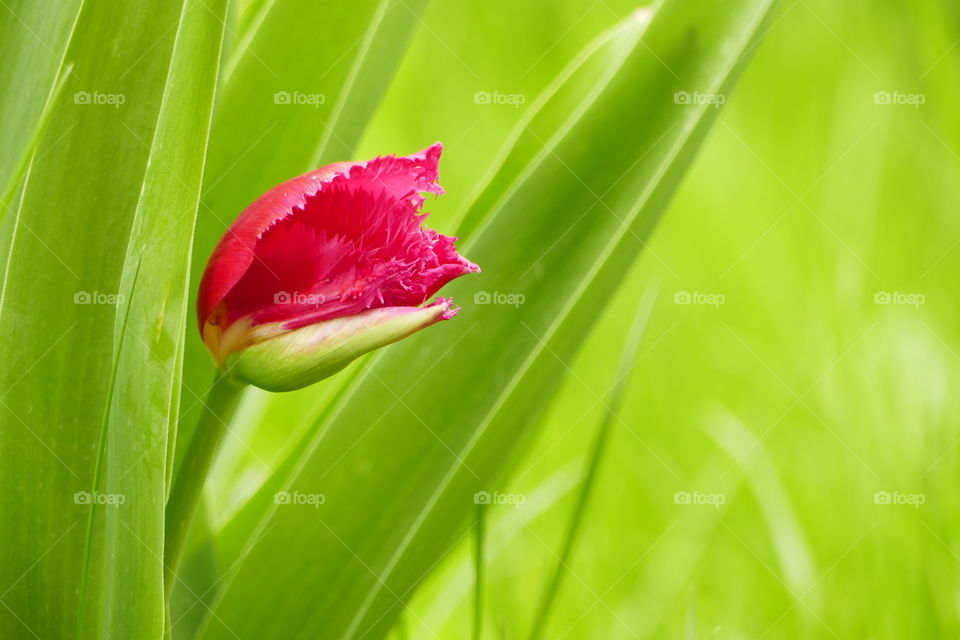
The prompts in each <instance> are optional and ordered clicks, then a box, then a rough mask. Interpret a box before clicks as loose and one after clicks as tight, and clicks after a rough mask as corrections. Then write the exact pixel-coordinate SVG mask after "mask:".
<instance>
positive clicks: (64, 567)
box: [0, 0, 225, 638]
mask: <svg viewBox="0 0 960 640" xmlns="http://www.w3.org/2000/svg"><path fill="white" fill-rule="evenodd" d="M224 9H225V1H219V2H212V1H209V0H208V1H206V2H205V1H204V0H186V1H185V2H182V3H153V4H145V3H134V4H129V3H122V4H114V3H87V4H85V5H84V7H83V10H82V11H81V13H80V16H79V20H78V23H77V31H78V33H83V34H84V37H83V38H80V39H75V40H74V41H73V42H72V43H71V45H70V48H69V50H68V51H67V54H66V58H65V60H66V64H69V65H72V66H73V70H74V72H73V74H72V75H71V76H70V77H69V79H68V81H67V84H66V87H65V90H64V92H63V95H62V96H61V97H60V99H59V100H57V102H56V104H55V106H54V107H53V109H52V111H51V115H50V122H49V125H48V127H47V129H46V131H45V133H44V136H43V141H42V143H43V144H42V145H41V146H42V147H43V148H44V151H43V154H42V155H40V156H38V157H37V158H36V160H35V161H34V163H33V165H32V166H31V167H30V170H29V174H28V177H27V180H26V184H25V187H24V193H23V197H22V200H21V202H20V204H19V208H18V210H17V211H16V218H15V220H14V222H13V236H12V243H11V245H10V250H9V253H8V255H7V256H6V260H5V264H6V271H5V276H4V289H3V297H2V299H0V341H3V343H4V344H5V345H8V346H9V347H8V349H7V350H6V351H5V354H6V355H7V362H6V365H5V367H4V369H3V371H2V373H0V394H2V395H0V412H2V416H3V418H2V420H3V429H2V430H0V443H2V444H0V450H2V451H3V455H4V457H5V458H7V459H8V462H6V463H4V464H3V465H0V466H2V471H0V483H2V484H0V486H3V487H4V488H5V491H3V492H2V497H0V501H2V508H3V512H4V513H5V514H7V515H8V518H7V519H6V520H5V523H6V524H5V525H4V526H3V527H2V529H0V539H2V544H3V546H4V548H8V549H17V553H16V554H11V556H10V557H9V558H8V560H7V561H5V562H4V563H2V568H0V584H3V585H5V586H4V588H5V589H6V593H5V594H4V596H3V604H4V605H5V607H4V608H2V609H0V636H2V637H5V638H6V637H10V638H16V637H56V638H66V637H123V638H157V637H160V635H161V633H162V631H163V624H164V601H163V589H162V580H163V574H162V566H163V565H162V535H163V508H164V503H165V496H166V483H167V464H166V458H167V437H168V433H167V432H168V428H169V426H170V423H171V418H172V417H173V416H175V415H176V413H177V402H178V396H177V393H178V391H179V384H178V383H177V378H178V370H179V367H180V364H181V362H182V353H183V337H184V334H183V330H184V313H185V306H186V286H187V279H186V276H187V267H186V259H187V252H188V247H189V244H190V237H191V233H192V229H193V223H194V216H195V213H196V206H197V201H198V197H199V186H200V177H201V175H202V168H203V158H204V150H205V146H206V137H207V129H208V124H209V121H210V112H211V109H212V104H213V91H214V87H215V80H216V70H217V62H218V57H219V48H220V45H221V42H222V31H223V12H224ZM48 10H49V9H48ZM105 42H109V43H110V46H109V47H107V46H104V43H105ZM11 460H16V464H13V463H12V462H10V461H11Z"/></svg>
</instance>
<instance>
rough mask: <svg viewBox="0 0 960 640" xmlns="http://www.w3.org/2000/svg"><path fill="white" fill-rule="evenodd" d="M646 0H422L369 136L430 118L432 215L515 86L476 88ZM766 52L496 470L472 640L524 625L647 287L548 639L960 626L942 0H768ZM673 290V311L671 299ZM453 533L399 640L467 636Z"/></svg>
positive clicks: (529, 94) (372, 150)
mask: <svg viewBox="0 0 960 640" xmlns="http://www.w3.org/2000/svg"><path fill="white" fill-rule="evenodd" d="M634 8H635V5H634V4H632V3H629V2H621V1H615V0H598V1H597V2H590V1H589V0H581V1H577V2H551V3H546V2H536V3H523V2H521V3H516V2H512V1H509V0H492V1H489V2H483V3H470V4H468V5H467V4H461V3H442V2H435V3H432V4H431V5H430V7H429V8H428V10H427V11H426V12H425V14H424V15H423V22H422V24H421V25H420V26H419V28H418V29H417V31H416V35H415V37H414V40H413V42H412V45H411V48H410V51H409V53H408V55H407V57H406V59H405V60H404V61H403V63H402V65H401V67H400V70H399V72H398V74H397V76H396V78H395V80H394V82H393V84H392V86H391V89H390V91H389V92H388V94H387V97H386V98H385V100H384V104H383V105H382V107H383V108H381V109H380V110H379V111H378V115H377V117H376V119H375V120H374V122H373V124H372V126H371V127H370V129H369V130H368V132H367V133H366V135H365V137H364V139H363V140H364V142H363V144H362V149H361V153H360V154H359V155H360V157H366V156H368V155H373V154H376V153H378V152H379V151H380V150H382V149H384V148H388V149H397V150H398V151H401V150H402V151H409V150H413V149H417V148H420V147H422V146H424V145H426V144H428V143H430V142H432V141H433V140H434V139H440V140H443V141H444V143H445V144H446V152H445V157H444V165H443V171H442V175H441V179H442V183H443V184H444V186H445V187H446V188H447V192H448V195H447V196H445V197H444V198H441V199H439V200H438V201H436V202H435V203H429V207H428V208H429V209H430V210H432V211H433V217H432V218H431V223H432V224H433V225H434V226H436V227H437V228H440V229H445V228H449V227H448V225H450V224H453V221H454V220H455V218H456V216H457V208H458V202H460V201H461V200H462V199H463V198H464V197H465V195H467V194H468V193H469V192H470V191H471V188H472V187H473V186H474V185H475V184H476V182H477V181H478V179H479V177H480V176H481V175H483V173H484V172H485V170H486V164H487V162H488V159H489V158H490V157H491V156H493V155H495V154H496V152H497V151H498V150H499V147H500V145H501V144H502V142H503V138H504V136H505V135H506V134H507V132H508V131H509V129H510V127H511V125H513V124H514V123H515V122H516V121H517V119H518V118H519V117H520V115H521V114H522V113H523V110H524V109H525V108H526V107H525V106H524V105H521V106H519V107H518V108H515V107H513V106H511V105H507V104H504V105H482V104H480V105H478V104H475V103H474V100H473V96H474V94H475V93H476V92H478V91H487V92H491V93H492V92H494V91H498V92H501V93H503V94H522V95H524V96H526V98H527V99H526V106H528V105H529V103H530V101H531V100H532V99H533V98H534V97H535V96H536V95H537V94H538V92H539V91H540V90H541V89H542V88H543V87H544V86H545V85H546V84H547V83H548V82H549V81H550V79H551V78H552V77H553V75H554V74H555V73H556V72H557V71H558V70H559V69H560V68H561V67H562V66H563V65H564V64H565V63H566V61H568V60H569V59H570V58H571V57H572V56H573V55H574V54H575V53H576V52H577V51H578V50H579V49H580V48H581V47H582V46H584V44H585V43H586V42H587V41H589V39H590V38H592V37H594V36H595V35H596V34H597V33H599V32H600V31H601V30H603V29H604V28H606V27H607V26H609V25H610V24H612V23H614V22H615V21H617V20H618V19H620V18H623V17H625V16H627V15H628V14H629V13H630V12H631V11H632V10H633V9H634ZM754 55H755V57H754V59H753V61H752V62H751V64H750V65H749V66H748V67H747V70H746V72H745V73H744V76H743V77H742V78H741V80H740V82H739V84H738V85H737V87H736V89H735V91H734V92H733V94H732V95H730V96H728V100H727V104H726V105H724V107H723V110H722V112H721V114H720V117H719V119H718V121H717V123H716V124H715V125H714V127H713V129H712V130H711V132H710V133H709V136H708V139H707V141H706V143H705V145H704V147H703V149H702V150H701V152H700V154H699V155H698V157H697V159H696V160H695V162H694V165H693V167H692V169H691V171H690V172H689V173H688V175H687V177H686V178H685V179H684V182H683V184H682V186H681V189H680V191H679V193H678V194H677V196H676V197H675V199H674V201H673V202H672V204H671V205H670V207H669V209H668V211H667V213H666V215H665V216H664V218H663V220H662V221H661V223H660V225H659V228H658V229H657V231H656V232H655V234H654V237H653V240H652V242H651V243H650V244H649V247H648V250H647V252H646V253H645V254H644V256H643V257H642V259H641V260H640V261H639V263H638V265H637V267H636V269H635V270H634V271H633V272H632V273H625V274H623V279H624V282H623V287H622V289H621V292H620V294H619V295H618V297H617V299H616V300H615V301H613V303H612V304H611V306H610V307H609V309H608V310H607V311H606V312H605V314H604V316H603V318H602V321H601V322H600V324H599V325H598V326H597V328H596V330H595V331H594V332H593V334H592V336H591V337H590V339H589V342H588V344H587V345H586V347H585V348H584V349H583V351H582V352H581V354H580V356H579V357H578V359H577V360H576V361H574V362H571V363H568V364H569V367H570V369H569V371H566V370H565V369H564V367H563V366H561V365H560V364H559V363H558V374H563V373H566V374H567V377H566V382H565V387H564V389H563V391H562V393H561V394H560V395H559V398H558V399H557V401H556V402H555V403H554V406H553V407H552V410H551V412H550V414H549V416H548V419H547V420H546V423H545V424H544V426H543V429H542V432H541V434H540V436H539V439H538V441H537V442H536V444H534V446H532V447H531V448H530V452H529V454H528V455H527V456H526V458H525V459H524V460H523V461H522V462H521V463H520V466H519V469H518V471H517V472H516V473H515V474H514V476H513V477H512V479H511V480H510V481H509V483H508V484H507V485H506V486H503V487H499V489H500V491H501V492H503V493H512V494H522V495H524V496H525V497H526V502H525V503H524V504H523V505H522V506H521V507H519V508H514V507H512V506H510V505H502V506H494V507H492V508H491V511H490V522H489V523H488V527H489V531H488V540H487V548H486V555H487V558H488V562H489V576H488V580H489V584H488V588H487V603H486V607H485V609H486V614H485V615H486V623H485V629H486V631H485V637H489V638H514V637H523V636H524V635H525V634H526V632H527V629H528V627H529V625H530V623H531V621H532V617H533V614H534V611H535V606H536V603H537V597H538V595H539V592H540V590H541V589H542V588H543V583H544V580H545V576H546V574H547V573H548V572H549V570H550V569H551V568H552V566H553V564H554V563H555V562H556V554H557V553H559V546H560V542H561V536H562V534H563V531H564V529H565V527H566V522H567V521H568V519H569V517H570V511H571V508H572V506H573V502H574V496H575V493H576V492H575V489H576V487H577V485H578V483H579V481H580V479H581V477H582V474H583V468H584V464H585V456H586V452H587V450H588V449H589V446H590V442H591V439H592V437H593V434H594V432H595V429H596V425H597V424H598V422H599V420H600V418H601V416H602V412H603V403H602V402H601V401H600V400H599V398H603V397H604V396H605V394H606V393H607V392H608V390H609V387H610V385H611V384H612V381H613V379H614V377H615V375H616V365H615V363H616V361H617V359H618V357H619V354H620V352H621V350H622V342H623V335H624V334H625V333H626V331H627V330H628V325H629V322H630V318H631V316H632V314H633V310H634V308H635V307H636V304H637V300H638V299H639V298H640V297H641V295H642V294H643V292H644V291H645V290H647V289H648V288H650V287H651V286H656V283H659V289H658V293H657V299H656V303H655V306H654V308H653V311H652V316H651V320H650V323H649V326H648V328H647V330H646V333H645V337H644V343H643V345H642V347H641V353H642V356H641V359H640V360H639V363H638V365H637V367H636V369H635V370H634V372H633V376H632V381H631V384H630V387H629V392H628V395H627V398H626V401H625V403H624V406H623V407H622V409H621V410H620V411H619V412H618V420H617V421H616V422H615V424H614V427H613V429H614V433H613V436H612V437H613V440H612V442H611V446H610V450H609V455H608V457H607V458H606V459H605V462H604V464H603V465H602V467H601V469H600V472H599V477H598V484H597V486H596V487H595V492H594V496H593V502H592V503H591V505H590V508H589V511H588V514H587V517H586V520H585V523H584V525H583V531H582V538H581V540H580V544H579V546H578V547H577V549H576V551H575V552H574V556H573V558H572V561H571V562H570V564H569V574H568V577H567V579H566V581H565V583H564V588H563V590H562V592H561V594H560V596H559V600H558V602H557V606H556V607H555V609H554V611H553V614H552V619H551V623H550V626H549V628H548V630H547V633H546V637H550V638H601V637H602V638H650V637H664V638H666V637H669V638H754V639H756V638H797V637H807V638H831V637H838V638H906V637H910V638H946V637H956V636H957V635H958V633H960V624H958V606H960V588H958V571H957V568H958V567H957V565H958V559H960V556H958V551H960V548H958V543H957V533H958V513H957V507H958V499H957V497H956V495H957V493H956V486H957V480H958V473H957V470H958V462H960V461H958V455H960V451H958V449H957V446H956V445H957V444H958V439H960V426H958V415H960V407H958V405H957V400H956V396H955V394H954V393H953V392H952V391H951V389H952V388H954V386H955V384H956V374H957V369H958V365H960V362H958V359H960V355H958V353H960V341H958V331H957V323H956V317H957V315H956V312H957V308H956V292H957V273H958V267H960V250H958V249H957V244H958V241H960V219H958V216H957V202H958V197H957V196H958V190H960V155H958V153H960V121H958V119H957V113H958V108H960V96H958V83H957V79H958V78H960V7H958V5H957V4H956V3H954V2H950V1H947V0H943V1H934V0H919V1H917V2H910V3H905V2H897V1H881V0H849V1H846V2H833V1H832V0H799V1H795V2H793V1H790V0H786V1H785V2H783V3H781V5H780V7H779V11H778V12H777V14H776V16H775V19H774V21H773V22H772V23H771V24H770V27H769V31H768V32H767V34H766V36H765V40H764V42H763V43H762V44H761V45H760V46H759V47H758V49H757V51H755V52H754ZM879 92H886V94H887V95H889V96H891V99H890V101H889V102H890V103H888V104H887V103H884V102H885V100H884V98H883V97H882V96H879V97H878V96H876V94H878V93H879ZM917 96H919V98H918V97H917ZM918 102H922V104H916V103H918ZM611 126H614V124H613V123H611ZM627 126H631V127H642V126H644V123H643V122H632V123H629V124H628V125H627ZM598 215H602V213H601V212H598ZM518 275H519V274H518ZM683 292H686V293H689V294H691V296H690V297H691V301H692V303H691V304H677V303H675V296H676V295H677V294H678V293H679V294H681V295H680V298H678V299H680V300H682V294H683ZM696 293H699V294H704V295H700V296H696V295H694V294H696ZM885 293H886V294H889V295H888V296H887V297H886V298H885V297H884V294H885ZM710 294H716V296H719V297H716V296H715V297H713V298H708V297H706V296H707V295H710ZM697 301H700V302H708V301H719V302H721V303H720V304H717V305H711V304H697ZM885 301H889V304H883V302H885ZM469 309H470V305H469V303H467V304H465V311H464V313H465V314H469ZM678 492H688V493H689V494H690V495H691V496H696V495H698V494H699V495H720V496H722V498H721V499H720V500H714V502H718V501H721V500H722V502H723V504H721V505H719V506H714V505H711V504H677V501H679V502H683V498H682V497H680V498H678V499H677V500H676V501H675V494H677V493H678ZM694 492H698V494H695V493H694ZM883 492H885V493H883ZM917 496H919V497H917ZM887 500H889V503H886V501H887ZM696 501H697V498H696V497H694V498H693V499H691V502H696ZM918 502H922V504H916V503H918ZM898 503H899V504H898ZM471 549H472V546H471V542H470V540H468V539H467V538H465V539H464V540H463V541H462V542H461V544H460V546H459V548H458V550H457V551H456V552H454V553H452V554H450V555H449V556H448V557H447V558H446V559H445V560H444V561H443V563H442V565H441V566H440V567H439V568H438V570H437V572H436V573H435V575H434V576H433V577H432V578H430V580H429V581H428V583H427V584H426V585H425V586H424V587H423V588H422V589H421V590H420V591H419V592H418V594H417V595H416V597H415V598H414V600H413V602H412V603H411V604H410V606H409V608H408V609H409V610H408V611H407V612H406V614H405V615H404V625H405V627H406V631H405V633H408V634H409V637H413V638H433V637H443V638H460V637H466V635H467V634H468V633H469V629H470V620H471V617H472V614H471V610H472V606H473V604H472V602H473V601H472V598H473V595H472V592H471V589H472V560H471V557H470V556H471ZM397 637H401V635H399V631H398V636H397Z"/></svg>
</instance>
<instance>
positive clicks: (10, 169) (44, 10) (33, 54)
mask: <svg viewBox="0 0 960 640" xmlns="http://www.w3.org/2000/svg"><path fill="white" fill-rule="evenodd" d="M81 4H82V2H81V0H61V1H59V2H56V3H39V2H31V1H30V0H7V1H5V2H4V3H3V5H2V6H0V60H3V61H4V63H3V65H0V87H3V92H2V93H0V122H3V123H4V126H3V127H0V192H2V193H4V195H5V196H6V194H8V193H9V192H10V190H11V185H13V184H16V183H17V182H19V179H20V178H21V177H22V175H21V174H22V168H23V166H24V161H25V159H26V158H27V157H29V155H30V154H31V153H32V147H33V146H34V145H35V140H36V134H37V131H38V129H40V128H41V124H42V120H43V117H42V116H43V113H44V111H48V110H49V109H48V107H49V105H51V104H52V102H53V98H55V94H56V91H55V89H56V87H57V77H58V76H60V75H62V73H63V71H64V55H65V54H66V50H67V45H68V43H69V42H70V39H71V37H72V35H73V31H74V27H75V26H76V22H77V17H78V15H79V11H80V5H81ZM53 5H56V6H53ZM2 202H3V205H4V210H6V207H7V205H9V202H8V198H7V197H4V198H3V200H2ZM4 213H5V211H3V212H0V219H2V218H3V215H4Z"/></svg>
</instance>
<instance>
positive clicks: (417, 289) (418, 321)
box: [197, 143, 479, 391]
mask: <svg viewBox="0 0 960 640" xmlns="http://www.w3.org/2000/svg"><path fill="white" fill-rule="evenodd" d="M441 149H442V147H441V145H440V144H439V143H437V144H435V145H433V146H432V147H429V148H427V149H424V150H423V151H421V152H420V153H417V154H414V155H412V156H407V157H403V158H397V157H394V156H386V157H378V158H374V159H373V160H370V161H368V162H359V163H344V162H341V163H336V164H332V165H328V166H326V167H322V168H320V169H317V170H316V171H312V172H310V173H307V174H305V175H302V176H299V177H297V178H293V179H292V180H288V181H287V182H284V183H282V184H280V185H278V186H276V187H274V188H273V189H271V190H270V191H268V192H267V193H265V194H264V195H263V196H261V197H260V198H259V199H257V200H256V201H255V202H254V203H253V204H251V205H250V206H249V207H247V209H246V210H245V211H244V212H243V213H242V214H241V215H240V217H239V218H237V220H236V221H235V222H234V223H233V225H232V226H231V227H230V229H228V230H227V232H226V234H225V235H224V236H223V238H222V239H221V240H220V243H219V244H218V245H217V248H216V249H215V250H214V252H213V255H212V256H211V258H210V261H209V262H208V264H207V268H206V271H205V272H204V274H203V279H202V280H201V283H200V294H199V297H198V301H197V314H198V321H199V325H200V333H201V335H202V337H203V340H204V343H205V344H206V345H207V348H208V349H209V350H210V352H211V353H212V354H213V357H214V359H215V360H216V361H217V363H218V365H220V366H221V367H222V368H224V369H226V370H227V371H229V372H230V374H231V375H232V376H233V377H235V378H237V379H239V380H241V381H244V382H248V383H250V384H253V385H255V386H258V387H261V388H263V389H267V390H271V391H290V390H293V389H299V388H302V387H305V386H307V385H310V384H313V383H314V382H317V381H319V380H322V379H323V378H326V377H328V376H330V375H333V374H334V373H336V372H337V371H339V370H340V369H342V368H343V367H345V366H346V365H347V364H349V363H350V362H351V361H352V360H353V359H355V358H357V357H358V356H360V355H363V354H364V353H367V352H369V351H372V350H373V349H376V348H378V347H381V346H384V345H387V344H390V343H392V342H396V341H397V340H400V339H402V338H404V337H406V336H408V335H410V334H412V333H415V332H416V331H419V330H420V329H423V328H425V327H428V326H430V325H431V324H434V323H435V322H438V321H440V320H446V319H448V318H451V317H453V316H454V315H456V313H457V309H456V308H455V307H453V306H452V303H451V301H450V300H447V299H443V298H440V299H438V300H436V301H434V302H432V303H429V304H425V303H426V302H427V301H428V300H429V299H430V298H431V297H432V296H433V295H434V294H435V293H436V292H437V291H439V290H440V288H441V287H443V285H445V284H446V283H448V282H450V281H451V280H453V279H454V278H457V277H459V276H462V275H464V274H467V273H472V272H476V271H479V267H477V266H476V265H475V264H473V263H472V262H470V261H468V260H466V259H465V258H463V257H462V256H460V254H459V253H457V251H456V249H455V247H454V241H455V240H456V238H452V237H449V236H444V235H441V234H439V233H437V232H436V231H433V230H432V229H428V228H426V227H424V226H423V220H424V219H425V218H426V214H423V213H421V212H420V210H421V208H422V206H423V201H424V198H423V195H421V194H422V193H433V194H441V193H443V190H442V189H441V188H440V186H439V185H438V184H437V183H436V180H437V165H438V162H439V159H440V152H441Z"/></svg>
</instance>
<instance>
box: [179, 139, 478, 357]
mask: <svg viewBox="0 0 960 640" xmlns="http://www.w3.org/2000/svg"><path fill="white" fill-rule="evenodd" d="M442 149H443V147H442V145H441V144H440V143H436V144H434V145H432V146H430V147H428V148H426V149H424V150H422V151H420V152H418V153H415V154H413V155H410V156H406V157H399V158H398V157H394V156H384V157H378V158H374V159H373V160H370V161H367V162H355V163H349V162H339V163H334V164H330V165H327V166H325V167H321V168H319V169H316V170H315V171H312V172H310V173H307V174H304V175H302V176H298V177H296V178H293V179H291V180H288V181H286V182H284V183H281V184H280V185H277V186H276V187H274V188H273V189H271V190H270V191H268V192H267V193H265V194H264V195H263V196H261V197H260V198H258V199H257V200H256V201H255V202H254V203H253V204H251V205H250V206H249V207H247V209H246V210H244V212H243V213H242V214H241V215H240V216H239V217H238V218H237V220H236V221H235V222H234V223H233V225H231V227H230V228H229V229H228V230H227V232H226V234H224V236H223V238H222V239H221V241H220V243H219V244H218V245H217V248H216V249H215V250H214V252H213V255H212V256H211V258H210V261H209V263H208V265H207V269H206V271H205V272H204V274H203V278H202V280H201V282H200V291H199V296H198V302H197V315H198V323H199V327H200V331H201V334H202V335H203V336H204V339H205V340H206V339H207V335H208V334H209V331H208V330H207V329H205V325H206V324H208V323H210V324H213V325H216V326H217V327H219V328H220V329H224V328H225V327H226V325H227V324H229V323H230V321H231V319H236V317H237V314H235V313H234V314H231V316H232V318H228V317H226V309H225V305H224V302H225V299H226V298H227V296H228V294H229V293H230V292H231V291H232V290H233V289H234V288H235V287H236V286H237V284H238V283H239V282H240V281H241V280H242V279H243V278H244V275H245V274H246V273H247V272H248V271H249V270H250V269H251V267H252V266H253V265H254V264H257V263H259V259H260V256H259V255H258V245H259V244H260V242H261V240H262V239H263V238H264V237H265V235H266V234H267V232H268V231H269V230H271V229H272V228H273V227H275V226H276V225H278V224H279V223H281V222H282V221H283V220H285V219H286V218H288V217H290V216H293V215H294V214H295V212H298V211H299V212H303V211H304V210H305V208H308V207H307V205H308V201H309V200H310V199H311V198H315V197H316V196H317V195H318V194H320V193H321V192H323V191H324V189H325V188H327V187H328V186H329V185H331V184H332V183H334V182H336V181H337V179H338V178H339V179H340V180H342V181H345V183H346V184H347V190H348V191H350V192H353V193H364V194H370V195H372V196H373V197H377V196H387V197H390V198H392V199H394V200H401V199H404V198H407V199H409V202H410V204H411V205H413V206H414V207H415V208H417V209H419V207H420V205H421V204H422V202H423V196H421V195H420V194H421V193H434V194H440V193H443V190H442V188H441V187H440V186H439V185H438V184H436V180H437V175H438V163H439V159H440V154H441V151H442ZM437 236H439V234H437ZM441 238H446V237H445V236H439V238H437V239H436V242H437V244H438V245H440V246H439V247H438V249H440V251H441V252H446V251H447V248H446V246H445V245H444V243H443V241H442V240H441ZM328 240H329V238H328ZM449 244H450V247H451V249H452V239H450V240H449ZM453 253H454V254H455V253H456V252H455V251H454V252H453ZM458 257H459V256H458ZM464 262H466V261H464ZM467 264H469V263H467ZM437 268H439V269H440V271H439V272H438V273H437V274H436V276H437V277H436V280H437V281H438V282H439V281H442V280H443V278H444V277H445V276H446V275H447V274H448V273H449V272H451V271H455V269H453V270H452V269H450V268H449V267H441V266H440V265H438V267H437ZM473 270H476V268H475V267H473ZM457 275H459V274H457ZM452 277H456V275H453V276H452ZM449 279H450V278H447V280H446V281H449ZM285 286H286V285H285ZM439 286H442V284H440V285H439ZM439 286H437V287H435V288H432V287H427V290H430V289H431V288H432V290H431V291H430V293H428V294H427V295H426V296H424V299H426V297H429V295H432V294H433V293H435V292H436V290H437V289H439ZM421 301H422V300H421Z"/></svg>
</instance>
